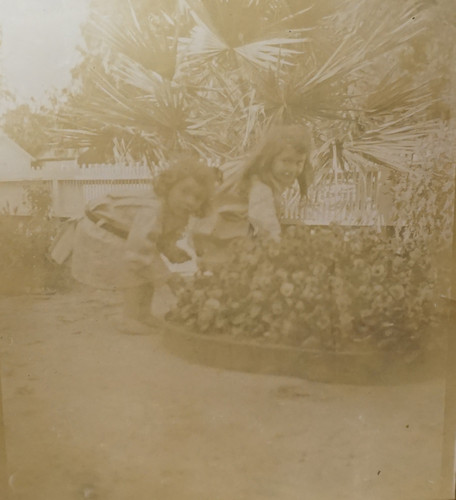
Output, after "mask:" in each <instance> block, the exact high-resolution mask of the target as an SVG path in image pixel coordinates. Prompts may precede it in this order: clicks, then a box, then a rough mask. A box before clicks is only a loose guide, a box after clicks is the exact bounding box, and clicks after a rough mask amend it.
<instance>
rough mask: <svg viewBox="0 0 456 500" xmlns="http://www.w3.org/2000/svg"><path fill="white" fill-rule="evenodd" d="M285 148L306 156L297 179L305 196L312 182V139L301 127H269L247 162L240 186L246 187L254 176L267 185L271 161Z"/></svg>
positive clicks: (303, 127) (304, 128) (307, 131)
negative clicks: (289, 147)
mask: <svg viewBox="0 0 456 500" xmlns="http://www.w3.org/2000/svg"><path fill="white" fill-rule="evenodd" d="M287 146H291V147H292V148H293V149H294V150H295V151H296V152H297V153H298V154H302V155H304V154H306V159H305V162H304V166H303V169H302V171H301V173H300V174H299V175H298V177H297V181H298V183H299V188H300V190H301V195H303V196H304V195H306V194H307V189H308V188H309V185H310V184H311V182H312V180H313V169H312V164H311V161H310V156H311V152H312V139H311V134H310V131H309V130H308V128H307V127H305V126H303V125H281V126H275V127H271V128H270V129H269V130H268V132H267V133H266V134H265V136H264V138H263V140H262V141H261V142H260V143H259V144H258V146H257V147H256V148H255V149H254V150H253V151H252V153H251V155H250V157H249V159H248V160H247V163H246V164H245V166H244V173H243V176H242V180H241V182H242V184H243V185H244V186H248V185H249V184H250V180H251V178H252V176H254V175H257V176H258V177H259V178H260V179H261V180H262V181H263V182H265V183H266V184H268V183H269V180H268V179H269V178H270V176H269V173H270V171H271V167H272V164H273V161H274V159H275V158H276V157H277V156H278V155H279V154H280V153H281V152H282V151H283V150H284V149H285V148H286V147H287ZM271 187H272V186H271Z"/></svg>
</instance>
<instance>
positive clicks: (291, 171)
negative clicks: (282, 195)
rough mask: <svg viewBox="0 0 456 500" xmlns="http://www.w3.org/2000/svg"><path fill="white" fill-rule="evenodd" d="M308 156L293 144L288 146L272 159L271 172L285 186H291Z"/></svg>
mask: <svg viewBox="0 0 456 500" xmlns="http://www.w3.org/2000/svg"><path fill="white" fill-rule="evenodd" d="M305 160H306V156H305V154H304V153H298V151H296V149H295V148H294V147H293V146H289V145H288V146H286V147H285V148H284V149H283V150H282V151H281V152H280V153H279V154H278V155H277V156H276V157H275V158H274V159H273V161H272V164H271V173H272V177H273V178H274V180H275V181H277V182H278V183H279V184H280V185H281V186H283V187H284V188H288V187H290V186H291V185H292V184H293V182H294V181H295V180H296V178H297V177H298V175H299V174H300V173H301V172H302V169H303V168H304V162H305Z"/></svg>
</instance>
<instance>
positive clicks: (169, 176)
mask: <svg viewBox="0 0 456 500" xmlns="http://www.w3.org/2000/svg"><path fill="white" fill-rule="evenodd" d="M218 175H219V171H218V170H217V169H216V168H212V167H208V166H206V165H203V164H202V163H200V162H199V161H198V160H197V159H195V158H193V157H187V158H185V157H182V158H179V159H177V160H175V161H174V162H172V163H171V165H170V166H169V167H168V168H167V169H165V170H163V171H162V172H161V173H160V174H159V175H158V176H157V177H156V179H155V180H154V184H153V187H154V192H155V194H156V195H157V196H158V197H159V198H161V199H166V198H167V196H168V193H169V191H170V189H171V188H172V187H173V186H174V185H175V184H177V183H178V182H180V181H182V180H185V179H187V178H189V177H190V178H192V179H194V180H195V181H196V182H197V184H198V186H199V187H200V188H202V192H203V197H204V199H203V203H202V204H201V209H200V210H199V212H198V213H197V214H195V215H196V216H197V217H205V216H206V215H208V214H209V213H210V211H211V209H212V204H213V200H214V194H215V186H216V182H217V179H218Z"/></svg>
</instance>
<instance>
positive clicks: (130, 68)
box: [61, 0, 441, 177]
mask: <svg viewBox="0 0 456 500" xmlns="http://www.w3.org/2000/svg"><path fill="white" fill-rule="evenodd" d="M128 5H129V8H128V11H127V12H128V18H125V17H123V18H122V21H118V22H116V21H113V20H112V19H109V18H106V17H96V15H94V17H93V20H92V25H91V29H90V33H91V36H92V37H94V39H96V40H97V43H98V45H99V46H100V47H102V49H101V51H102V53H103V54H104V58H103V69H102V70H101V69H98V70H96V71H95V70H93V71H91V75H90V81H91V84H92V85H93V87H94V89H95V90H94V91H93V92H91V95H90V96H85V98H84V99H82V100H81V99H75V100H74V103H75V105H73V106H69V107H67V108H66V109H65V110H63V111H62V119H63V122H64V123H65V126H64V127H63V129H62V131H61V133H62V132H63V135H64V138H65V140H66V142H67V144H68V145H69V146H71V147H74V146H79V147H95V148H97V147H98V148H105V149H106V148H107V150H109V149H110V148H111V150H112V148H113V144H114V142H115V143H116V144H119V142H121V143H122V144H123V147H124V148H125V150H128V151H129V152H130V155H131V156H132V157H133V158H135V159H141V158H142V159H145V160H146V161H147V162H149V163H153V162H157V161H159V160H161V159H164V158H166V157H167V156H168V155H169V153H170V152H174V151H177V150H193V151H196V152H198V154H200V155H201V156H202V157H203V158H205V159H206V160H207V161H211V162H216V163H221V164H225V163H229V164H230V165H231V166H233V165H234V168H236V165H237V163H236V162H234V163H233V162H232V161H230V160H233V159H236V158H239V157H242V155H243V154H244V152H245V151H246V150H247V149H248V148H249V147H250V146H251V145H252V143H253V142H254V141H255V140H256V139H257V137H258V135H259V134H261V133H262V130H263V129H264V128H266V127H268V126H269V125H270V124H271V123H272V122H304V123H307V124H308V125H310V126H311V128H312V129H313V131H314V140H315V145H316V159H317V161H316V164H317V165H318V168H319V170H320V173H321V175H320V177H322V176H323V174H325V173H327V172H328V171H331V168H333V167H334V166H337V168H338V169H339V170H342V171H353V170H355V171H358V172H361V173H363V172H365V171H366V168H367V169H371V168H384V169H390V170H393V171H401V170H407V171H408V170H410V169H413V166H414V159H413V149H414V147H415V144H416V142H417V141H418V140H419V139H421V138H423V137H425V136H426V135H428V134H429V132H430V130H432V128H433V127H434V123H435V120H436V119H438V118H439V117H438V116H435V113H434V114H433V111H435V109H434V108H435V104H436V101H437V100H439V98H440V96H439V93H438V92H437V93H436V89H438V90H439V91H440V90H441V88H439V85H440V84H439V82H438V81H437V79H436V77H435V75H434V74H431V73H429V72H427V71H426V68H422V67H421V68H420V67H418V66H419V65H418V64H415V65H414V66H413V67H412V68H411V69H410V68H409V69H408V70H405V69H404V64H403V62H404V57H405V56H404V54H405V53H407V51H409V50H410V47H413V44H414V43H415V42H416V41H420V40H421V45H423V44H425V43H424V42H426V30H428V29H429V28H430V27H431V26H432V16H433V15H434V14H433V12H435V8H434V11H433V7H432V5H431V4H430V3H429V2H420V1H416V0H405V1H403V2H399V3H395V2H392V1H388V2H385V1H384V0H383V1H380V0H363V1H362V2H350V1H346V0H343V1H341V0H339V1H338V2H336V0H327V1H326V2H321V3H320V4H319V7H318V8H316V7H315V6H312V5H311V4H309V5H308V6H307V7H305V8H303V4H302V2H298V1H292V0H271V1H269V2H264V1H260V0H176V1H175V2H171V3H169V4H166V5H165V4H163V5H162V4H157V3H155V4H154V6H152V5H150V4H149V3H147V2H146V3H144V2H142V3H140V2H139V1H138V3H135V4H133V3H132V2H129V3H128ZM423 37H424V38H423ZM423 40H424V41H423ZM418 45H419V44H418ZM74 124H77V126H74Z"/></svg>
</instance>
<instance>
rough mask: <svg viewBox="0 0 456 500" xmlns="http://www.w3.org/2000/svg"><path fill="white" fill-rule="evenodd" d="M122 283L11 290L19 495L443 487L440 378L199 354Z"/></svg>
mask: <svg viewBox="0 0 456 500" xmlns="http://www.w3.org/2000/svg"><path fill="white" fill-rule="evenodd" d="M119 309H120V307H119V297H118V296H116V295H115V294H111V293H108V292H99V291H91V290H87V289H85V288H77V289H74V290H73V291H71V292H67V293H60V294H55V295H35V296H31V295H29V296H16V297H3V298H0V321H1V323H0V327H1V338H0V341H1V355H0V359H1V363H2V372H1V373H2V383H3V406H4V418H5V427H6V441H7V454H8V468H9V471H8V475H9V484H10V489H11V491H12V493H13V495H12V498H13V499H15V500H73V499H74V500H77V499H98V500H127V499H128V500H129V499H135V500H155V499H157V500H267V499H276V500H327V499H328V500H329V499H331V500H333V499H335V498H337V499H338V500H344V499H347V500H357V499H360V500H361V499H362V500H370V499H375V500H377V499H385V500H395V499H398V500H404V499H407V498H410V499H411V498H414V499H417V498H419V499H431V498H438V494H437V488H438V483H439V473H440V454H441V436H442V414H443V390H444V384H443V381H442V380H434V381H430V382H426V383H420V384H412V385H398V386H394V387H391V386H390V387H360V386H356V387H355V386H342V385H329V384H319V383H315V382H308V381H305V380H300V379H292V378H285V377H276V376H263V375H251V374H243V373H234V372H228V371H222V370H217V369H212V368H207V367H203V366H197V365H192V364H190V363H188V362H187V361H185V360H182V359H178V358H176V357H175V356H173V355H172V354H170V353H168V352H167V351H166V350H165V349H164V348H163V347H162V345H161V336H160V333H162V332H158V331H157V332H156V333H155V334H154V335H150V336H131V335H126V334H125V333H122V332H121V331H120V330H119V328H118V324H119Z"/></svg>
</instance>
